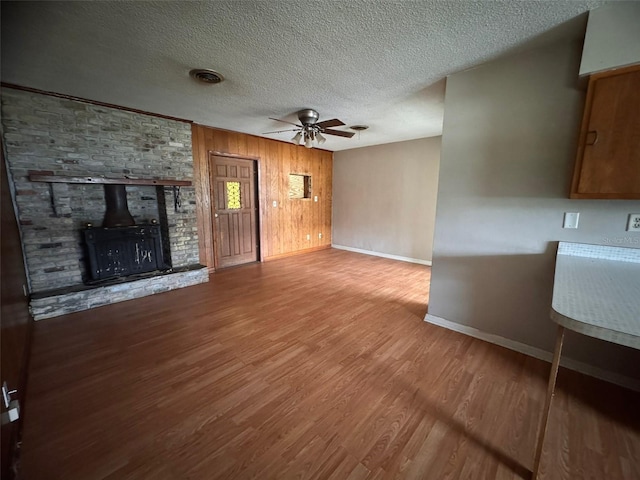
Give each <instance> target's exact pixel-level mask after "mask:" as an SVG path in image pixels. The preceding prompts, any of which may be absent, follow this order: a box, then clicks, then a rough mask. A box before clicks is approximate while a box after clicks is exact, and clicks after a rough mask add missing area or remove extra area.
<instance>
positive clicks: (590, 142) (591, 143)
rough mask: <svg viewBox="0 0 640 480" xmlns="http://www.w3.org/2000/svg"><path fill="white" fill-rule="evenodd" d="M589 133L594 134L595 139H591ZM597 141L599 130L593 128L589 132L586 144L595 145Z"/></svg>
mask: <svg viewBox="0 0 640 480" xmlns="http://www.w3.org/2000/svg"><path fill="white" fill-rule="evenodd" d="M589 135H593V136H592V137H591V138H592V139H593V140H592V141H589ZM596 143H598V131H597V130H591V131H589V132H587V142H586V145H595V144H596Z"/></svg>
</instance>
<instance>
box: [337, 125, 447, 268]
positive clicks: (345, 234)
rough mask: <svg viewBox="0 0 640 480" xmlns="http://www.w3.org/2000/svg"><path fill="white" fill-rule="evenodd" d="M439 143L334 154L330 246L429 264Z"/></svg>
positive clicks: (430, 140)
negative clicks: (331, 237) (331, 243)
mask: <svg viewBox="0 0 640 480" xmlns="http://www.w3.org/2000/svg"><path fill="white" fill-rule="evenodd" d="M440 141H441V137H432V138H421V139H418V140H409V141H406V142H398V143H389V144H385V145H377V146H374V147H365V148H356V149H353V150H343V151H340V152H335V153H334V156H333V158H334V162H333V244H334V245H339V246H345V247H351V248H356V249H360V250H367V251H370V252H375V253H379V254H386V255H395V256H399V257H405V258H408V259H414V260H421V261H424V262H429V261H431V251H432V244H433V224H434V220H435V207H436V194H437V186H438V168H439V164H440Z"/></svg>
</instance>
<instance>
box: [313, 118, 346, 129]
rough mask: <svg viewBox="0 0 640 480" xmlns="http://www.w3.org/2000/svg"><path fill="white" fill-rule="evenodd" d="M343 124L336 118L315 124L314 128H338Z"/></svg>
mask: <svg viewBox="0 0 640 480" xmlns="http://www.w3.org/2000/svg"><path fill="white" fill-rule="evenodd" d="M344 124H345V123H344V122H343V121H341V120H338V119H337V118H334V119H333V120H324V121H322V122H318V123H316V126H318V127H320V128H327V127H340V126H342V125H344Z"/></svg>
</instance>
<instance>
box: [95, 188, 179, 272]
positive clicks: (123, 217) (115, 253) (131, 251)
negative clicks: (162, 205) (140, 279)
mask: <svg viewBox="0 0 640 480" xmlns="http://www.w3.org/2000/svg"><path fill="white" fill-rule="evenodd" d="M104 188H105V200H106V204H107V210H106V213H105V216H104V221H103V226H102V227H98V228H96V227H87V228H86V229H84V230H83V235H84V241H85V245H86V247H87V253H88V259H89V268H88V271H89V276H90V279H89V280H90V281H93V282H95V281H99V280H106V279H111V278H114V277H124V276H127V275H135V274H139V273H146V272H153V271H155V270H166V269H168V268H170V266H169V265H167V264H166V262H165V260H164V255H163V248H162V234H161V229H160V225H157V224H151V225H135V221H134V219H133V217H132V216H131V213H129V207H128V205H127V192H126V189H125V186H124V185H105V186H104Z"/></svg>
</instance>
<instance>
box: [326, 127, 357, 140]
mask: <svg viewBox="0 0 640 480" xmlns="http://www.w3.org/2000/svg"><path fill="white" fill-rule="evenodd" d="M322 133H326V134H327V135H336V136H338V137H346V138H351V137H353V136H354V135H355V134H356V132H343V131H342V130H331V129H330V128H325V129H324V131H323V132H322Z"/></svg>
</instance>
